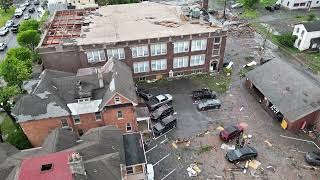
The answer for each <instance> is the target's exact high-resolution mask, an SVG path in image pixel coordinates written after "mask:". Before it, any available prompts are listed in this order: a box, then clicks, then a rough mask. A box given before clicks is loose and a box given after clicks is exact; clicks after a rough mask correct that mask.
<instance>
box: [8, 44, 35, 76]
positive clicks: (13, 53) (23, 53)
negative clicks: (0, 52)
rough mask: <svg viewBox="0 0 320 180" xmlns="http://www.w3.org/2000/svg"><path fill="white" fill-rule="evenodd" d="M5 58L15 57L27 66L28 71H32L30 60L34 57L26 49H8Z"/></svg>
mask: <svg viewBox="0 0 320 180" xmlns="http://www.w3.org/2000/svg"><path fill="white" fill-rule="evenodd" d="M6 57H15V58H17V59H18V60H20V61H23V62H24V63H25V64H26V65H27V67H28V70H29V71H31V70H32V59H33V57H34V55H33V53H32V52H31V51H30V50H29V49H28V48H25V47H18V48H10V49H9V51H8V52H7V55H6Z"/></svg>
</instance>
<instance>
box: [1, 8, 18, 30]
mask: <svg viewBox="0 0 320 180" xmlns="http://www.w3.org/2000/svg"><path fill="white" fill-rule="evenodd" d="M15 10H16V8H15V7H13V6H12V7H11V8H10V9H8V10H7V13H5V12H4V10H3V9H0V27H2V26H4V25H5V24H6V22H7V20H9V19H11V18H12V17H13V15H14V11H15Z"/></svg>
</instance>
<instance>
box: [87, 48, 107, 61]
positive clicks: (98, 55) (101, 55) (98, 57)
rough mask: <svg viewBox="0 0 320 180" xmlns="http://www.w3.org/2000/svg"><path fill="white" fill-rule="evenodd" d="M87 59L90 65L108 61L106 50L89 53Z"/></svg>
mask: <svg viewBox="0 0 320 180" xmlns="http://www.w3.org/2000/svg"><path fill="white" fill-rule="evenodd" d="M87 59H88V63H97V62H102V61H106V55H105V52H104V50H102V49H101V50H94V51H87Z"/></svg>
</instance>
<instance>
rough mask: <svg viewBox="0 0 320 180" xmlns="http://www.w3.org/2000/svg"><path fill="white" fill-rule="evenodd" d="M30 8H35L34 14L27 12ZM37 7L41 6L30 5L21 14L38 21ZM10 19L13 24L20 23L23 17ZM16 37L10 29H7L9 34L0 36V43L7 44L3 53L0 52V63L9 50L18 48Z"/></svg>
mask: <svg viewBox="0 0 320 180" xmlns="http://www.w3.org/2000/svg"><path fill="white" fill-rule="evenodd" d="M22 3H24V2H21V4H22ZM31 3H32V2H31ZM16 5H17V6H18V5H19V4H16ZM32 7H34V8H35V12H33V13H29V11H28V10H29V9H30V8H32ZM39 7H41V6H34V5H33V4H30V5H29V6H27V8H26V10H25V11H24V12H23V14H30V16H31V19H40V17H39V13H38V11H37V10H38V8H39ZM12 19H13V21H14V24H17V23H21V21H23V15H22V16H21V17H20V18H15V17H13V18H12ZM16 36H17V33H12V32H11V30H10V29H9V33H7V34H6V35H5V36H0V42H2V43H7V46H8V47H7V48H6V49H5V50H4V51H0V62H1V61H2V60H3V59H4V58H5V56H6V53H7V51H8V50H9V49H10V48H15V47H18V46H19V45H18V42H17V39H16Z"/></svg>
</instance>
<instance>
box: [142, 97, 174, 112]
mask: <svg viewBox="0 0 320 180" xmlns="http://www.w3.org/2000/svg"><path fill="white" fill-rule="evenodd" d="M172 100H173V98H172V96H171V95H170V94H159V95H157V96H154V97H152V98H151V99H150V100H149V101H147V102H146V105H147V107H148V109H149V110H150V111H154V110H156V109H157V108H159V107H160V106H162V105H163V104H170V103H172Z"/></svg>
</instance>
